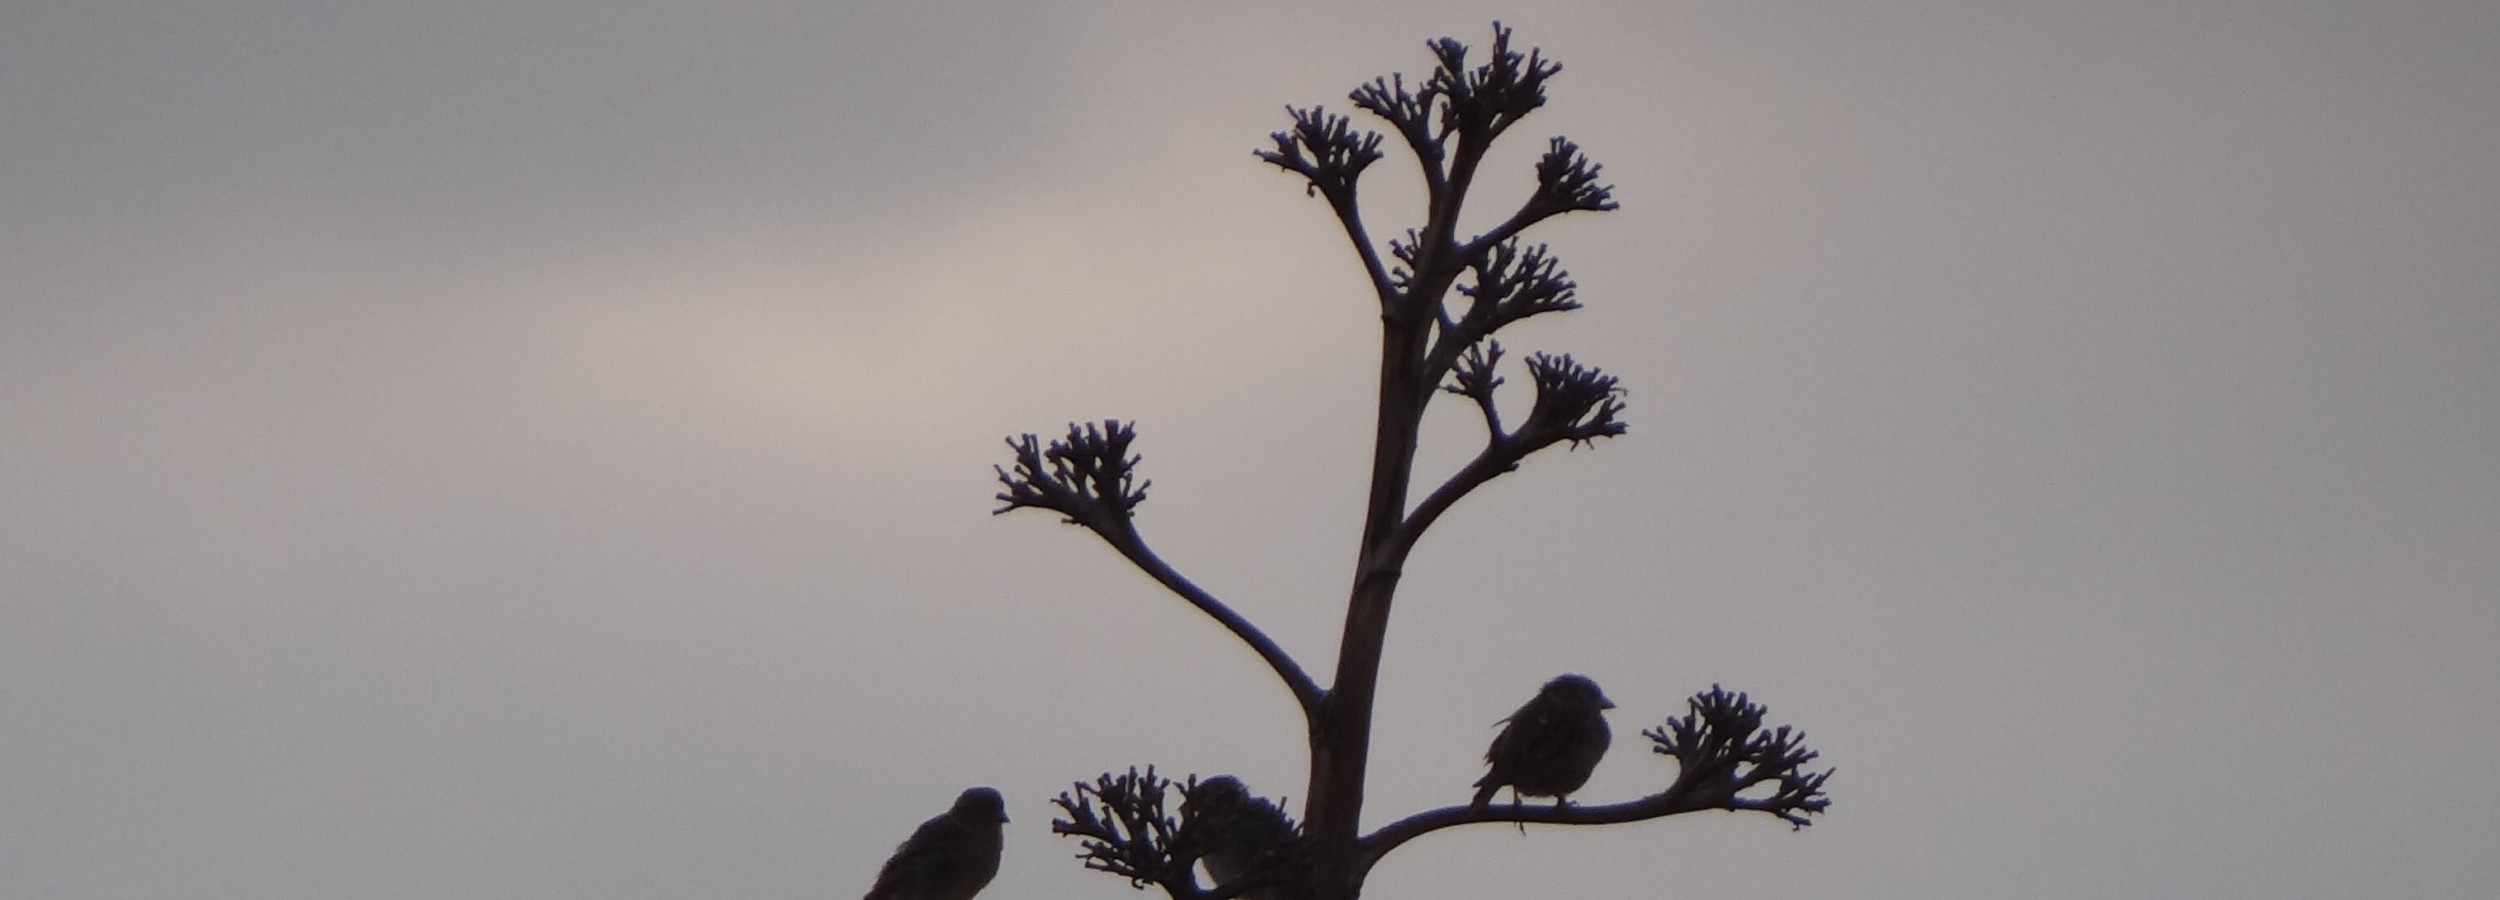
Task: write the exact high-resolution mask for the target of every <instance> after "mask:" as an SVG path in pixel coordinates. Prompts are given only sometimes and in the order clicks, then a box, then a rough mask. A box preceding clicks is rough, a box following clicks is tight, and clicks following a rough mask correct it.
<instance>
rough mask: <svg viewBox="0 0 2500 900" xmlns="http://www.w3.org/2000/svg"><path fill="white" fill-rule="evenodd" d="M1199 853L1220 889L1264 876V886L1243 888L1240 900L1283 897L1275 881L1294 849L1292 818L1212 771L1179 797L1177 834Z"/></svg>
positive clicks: (1234, 780)
mask: <svg viewBox="0 0 2500 900" xmlns="http://www.w3.org/2000/svg"><path fill="white" fill-rule="evenodd" d="M1176 838H1177V839H1178V841H1179V842H1180V843H1181V844H1182V845H1184V846H1189V847H1193V848H1195V849H1196V850H1197V851H1198V852H1199V854H1200V855H1199V857H1198V858H1199V860H1200V861H1201V862H1204V863H1206V865H1207V874H1208V875H1209V876H1212V877H1213V878H1214V879H1215V886H1216V887H1217V888H1222V887H1224V886H1225V885H1229V884H1233V883H1235V882H1237V881H1240V880H1242V879H1244V878H1253V877H1258V878H1266V879H1269V883H1268V884H1264V885H1261V886H1259V887H1256V888H1252V889H1250V890H1247V891H1244V892H1242V893H1241V894H1240V896H1241V897H1243V898H1245V900H1270V898H1274V897H1278V896H1282V895H1283V892H1282V891H1281V890H1280V889H1279V887H1278V886H1277V885H1276V884H1275V882H1276V881H1277V880H1278V879H1280V878H1283V877H1287V874H1286V873H1285V872H1284V871H1282V869H1283V868H1284V866H1285V864H1286V861H1287V860H1288V859H1289V858H1290V857H1291V856H1292V854H1293V852H1294V850H1295V842H1296V841H1298V840H1299V837H1298V836H1297V835H1296V834H1295V832H1294V827H1293V820H1291V819H1288V818H1286V817H1285V812H1284V810H1280V809H1277V808H1276V804H1274V803H1271V802H1269V801H1268V799H1267V798H1265V797H1258V796H1253V795H1252V794H1251V793H1250V791H1249V789H1248V788H1245V787H1243V786H1242V784H1241V779H1238V778H1234V777H1233V776H1230V775H1217V776H1215V777H1213V778H1209V779H1206V780H1204V781H1200V782H1198V783H1197V784H1195V785H1194V786H1192V787H1190V788H1189V791H1188V793H1187V795H1186V796H1185V797H1183V799H1182V801H1181V828H1180V833H1179V834H1178V835H1177V836H1176Z"/></svg>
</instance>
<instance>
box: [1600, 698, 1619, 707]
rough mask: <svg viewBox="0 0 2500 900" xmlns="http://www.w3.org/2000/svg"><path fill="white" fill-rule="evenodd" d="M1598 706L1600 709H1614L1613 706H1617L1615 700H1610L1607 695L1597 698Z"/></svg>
mask: <svg viewBox="0 0 2500 900" xmlns="http://www.w3.org/2000/svg"><path fill="white" fill-rule="evenodd" d="M1597 708H1598V709H1613V708H1615V702H1614V701H1612V700H1608V699H1606V698H1605V697H1603V696H1600V697H1598V698H1597Z"/></svg>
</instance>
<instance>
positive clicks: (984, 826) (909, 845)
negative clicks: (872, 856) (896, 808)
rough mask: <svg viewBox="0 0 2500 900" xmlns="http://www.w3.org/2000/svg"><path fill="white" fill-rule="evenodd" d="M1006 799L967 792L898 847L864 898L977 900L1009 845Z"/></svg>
mask: <svg viewBox="0 0 2500 900" xmlns="http://www.w3.org/2000/svg"><path fill="white" fill-rule="evenodd" d="M1006 822H1007V801H1006V799H1005V798H1003V797H1000V796H999V795H998V792H997V791H995V790H992V789H990V788H985V787H976V788H967V789H965V791H964V792H963V793H962V794H961V795H958V796H957V797H956V798H955V807H954V808H953V809H949V810H947V811H946V814H945V815H942V816H939V817H937V818H934V819H930V820H929V821H926V822H922V823H920V830H918V831H914V832H912V833H911V838H910V839H909V840H906V841H904V842H903V845H902V846H900V847H896V848H894V856H893V858H891V859H888V860H886V861H885V868H882V869H879V870H877V886H875V887H872V888H869V889H868V896H866V897H864V898H862V900H972V895H974V894H978V893H980V892H981V889H982V888H983V887H987V886H988V885H989V883H990V879H991V878H993V877H996V876H997V875H998V854H999V851H1000V850H1001V849H1002V848H1003V847H1004V846H1005V837H1006V834H1005V830H1004V829H1003V828H1001V827H1000V826H1002V825H1005V824H1006Z"/></svg>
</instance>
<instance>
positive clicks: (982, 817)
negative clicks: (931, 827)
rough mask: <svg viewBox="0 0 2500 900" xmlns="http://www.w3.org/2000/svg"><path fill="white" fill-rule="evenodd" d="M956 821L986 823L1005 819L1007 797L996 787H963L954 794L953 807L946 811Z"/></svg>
mask: <svg viewBox="0 0 2500 900" xmlns="http://www.w3.org/2000/svg"><path fill="white" fill-rule="evenodd" d="M948 815H951V816H954V817H955V819H956V820H957V821H961V822H972V823H976V824H982V825H987V824H991V823H994V822H1005V821H1007V798H1005V797H1002V796H999V793H998V790H997V789H996V788H985V787H976V788H965V789H964V792H963V793H961V794H958V795H956V797H955V808H954V809H953V810H951V811H949V812H948Z"/></svg>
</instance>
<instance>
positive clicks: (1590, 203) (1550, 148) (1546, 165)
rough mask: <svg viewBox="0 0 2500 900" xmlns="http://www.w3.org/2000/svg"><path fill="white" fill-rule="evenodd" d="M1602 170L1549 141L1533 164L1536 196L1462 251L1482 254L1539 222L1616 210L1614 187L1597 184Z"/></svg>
mask: <svg viewBox="0 0 2500 900" xmlns="http://www.w3.org/2000/svg"><path fill="white" fill-rule="evenodd" d="M1605 168H1606V167H1605V166H1602V165H1599V164H1597V163H1595V162H1592V161H1590V160H1589V158H1588V156H1587V155H1586V154H1583V153H1581V152H1580V145H1578V144H1574V143H1572V142H1570V141H1569V140H1565V139H1563V138H1560V137H1556V138H1553V139H1551V140H1549V141H1548V142H1547V143H1546V145H1545V156H1544V158H1542V159H1539V160H1537V164H1536V193H1533V194H1530V195H1528V199H1527V200H1526V201H1525V202H1523V203H1521V204H1520V205H1519V211H1518V212H1514V213H1512V214H1511V216H1510V218H1509V219H1507V220H1504V221H1503V222H1502V224H1500V225H1496V226H1494V227H1493V230H1491V231H1488V232H1485V233H1484V234H1482V235H1478V236H1477V237H1476V239H1475V240H1472V241H1468V242H1467V244H1466V246H1465V247H1463V248H1461V249H1462V250H1463V251H1464V252H1466V253H1467V254H1470V255H1473V254H1476V253H1482V252H1484V250H1485V249H1486V248H1489V247H1493V246H1496V245H1499V244H1502V243H1504V242H1507V241H1510V240H1511V239H1513V238H1516V237H1518V236H1519V233H1520V232H1522V231H1526V230H1528V228H1529V227H1530V226H1533V225H1535V224H1536V223H1538V222H1542V221H1545V220H1546V219H1550V218H1553V217H1555V216H1559V215H1562V214H1564V213H1568V212H1610V211H1613V210H1614V209H1616V208H1618V205H1617V204H1616V203H1615V200H1614V192H1615V189H1614V186H1612V185H1603V184H1598V183H1597V173H1598V172H1599V171H1601V170H1604V169H1605Z"/></svg>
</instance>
